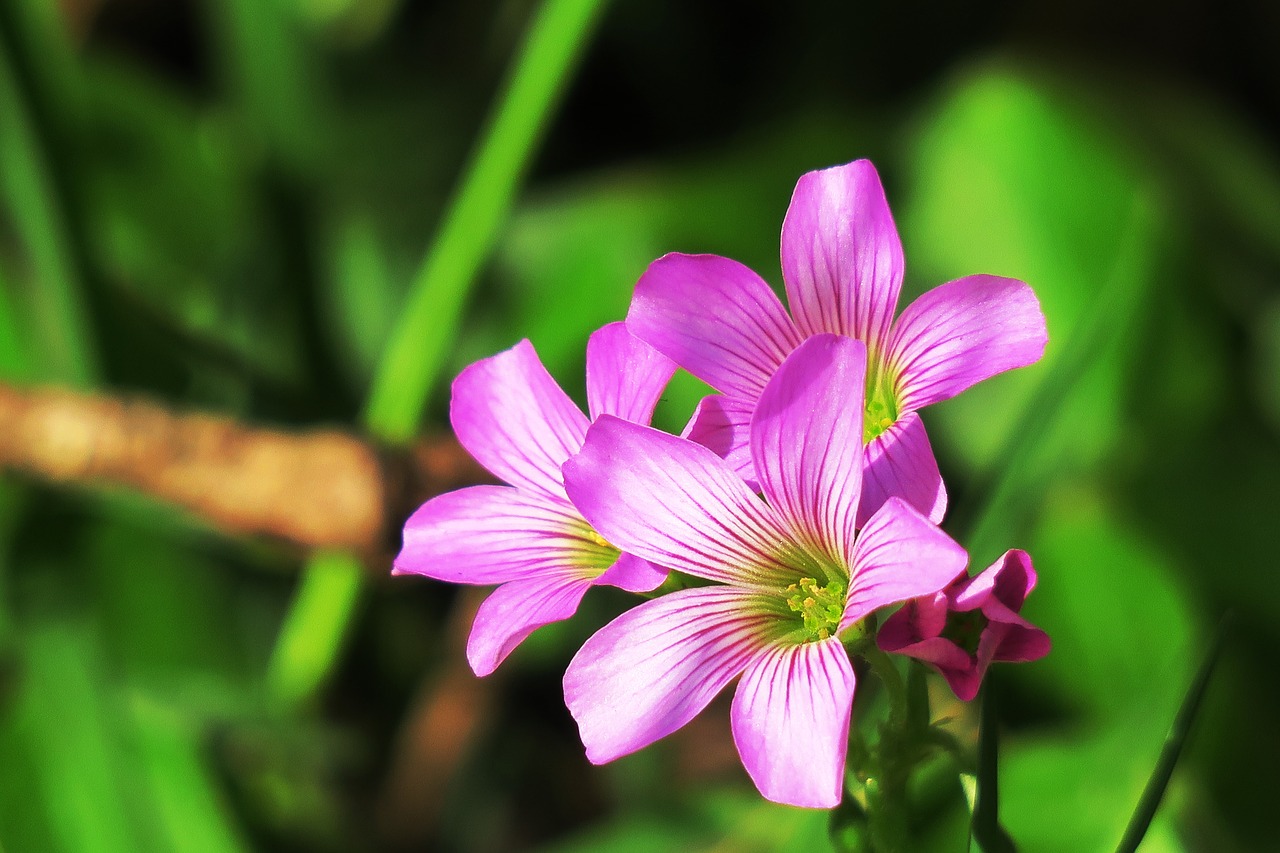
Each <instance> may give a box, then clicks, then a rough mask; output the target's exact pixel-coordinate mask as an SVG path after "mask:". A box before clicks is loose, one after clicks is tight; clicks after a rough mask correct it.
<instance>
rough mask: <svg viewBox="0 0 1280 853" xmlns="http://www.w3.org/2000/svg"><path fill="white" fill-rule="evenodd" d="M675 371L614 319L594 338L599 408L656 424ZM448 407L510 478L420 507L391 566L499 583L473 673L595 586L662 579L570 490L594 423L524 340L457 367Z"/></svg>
mask: <svg viewBox="0 0 1280 853" xmlns="http://www.w3.org/2000/svg"><path fill="white" fill-rule="evenodd" d="M674 370H675V365H673V364H672V363H671V362H670V360H668V359H667V358H666V357H665V356H662V355H660V354H658V353H657V352H655V351H654V350H653V349H651V348H650V347H648V346H647V345H645V344H643V343H641V342H640V341H638V340H636V339H635V338H633V337H632V336H631V335H630V333H628V332H627V330H626V328H625V326H624V325H623V324H622V323H612V324H610V325H608V326H605V327H604V328H602V329H600V330H598V331H597V332H596V333H595V334H593V335H592V336H591V339H590V341H589V342H588V344H587V403H588V408H589V410H590V413H591V417H592V418H598V417H600V416H602V415H616V416H617V417H619V418H624V419H627V420H631V421H636V422H638V423H646V424H647V423H648V422H649V419H650V418H651V417H652V415H653V407H654V406H655V405H656V403H657V401H658V396H659V395H660V394H661V393H662V389H663V388H665V387H666V384H667V381H668V380H669V379H670V378H671V374H672V373H673V372H674ZM449 414H450V419H451V421H452V422H453V429H454V432H455V433H456V434H457V436H458V441H459V443H461V444H462V446H463V447H464V448H466V450H467V452H468V453H470V454H471V455H472V456H474V457H475V459H476V461H477V462H479V463H480V464H481V465H483V466H484V467H485V468H487V469H488V470H489V471H490V472H491V473H492V474H494V475H495V476H497V477H499V478H501V479H503V480H505V481H506V482H508V483H510V484H511V485H509V486H472V487H470V488H466V489H460V490H458V491H456V492H450V493H448V494H444V495H440V496H438V497H435V498H432V499H431V500H429V501H427V502H426V503H425V504H423V505H422V506H421V507H420V508H419V509H418V510H417V512H415V513H414V514H413V516H412V517H411V518H410V519H409V521H408V522H407V523H406V524H405V527H404V548H403V549H402V550H401V551H400V554H399V556H397V557H396V560H395V569H394V573H395V574H405V573H412V574H420V575H425V576H427V577H430V578H435V579H437V580H444V581H452V582H454V583H466V584H500V586H499V587H498V589H496V590H495V591H494V592H493V594H492V595H490V596H489V597H488V598H487V599H486V600H485V602H484V603H483V604H482V605H481V606H480V610H479V612H478V613H477V614H476V619H475V623H474V624H473V625H472V628H471V636H470V639H469V640H468V642H467V660H468V661H469V662H470V664H471V668H472V669H473V670H474V671H475V673H476V675H488V674H489V673H491V672H493V670H494V669H496V668H497V666H498V664H500V663H501V662H502V661H503V659H505V658H506V656H507V655H508V654H510V653H511V652H512V651H513V650H514V649H515V648H516V646H518V645H519V644H520V643H521V642H522V641H523V640H524V638H525V637H527V636H529V634H531V633H532V632H533V631H534V630H535V629H536V628H539V627H541V626H543V625H547V624H549V623H551V622H556V621H559V620H561V619H567V618H569V617H570V616H572V615H573V614H574V613H575V612H576V611H577V609H578V604H579V602H581V601H582V596H583V595H585V594H586V591H587V589H589V588H590V587H591V586H593V585H594V584H600V583H604V584H611V585H613V586H618V587H621V588H622V589H626V590H629V591H632V592H647V591H649V590H652V589H654V588H656V587H657V586H658V585H660V584H661V583H662V581H663V579H664V578H665V576H666V571H665V570H664V569H659V568H658V567H656V566H653V565H651V564H649V563H648V562H646V561H645V560H642V559H640V558H638V557H635V556H632V555H630V554H623V553H620V552H619V551H618V549H617V548H615V547H614V546H613V545H611V544H609V542H607V541H606V540H605V539H603V538H602V537H601V536H600V535H599V534H598V533H596V532H595V530H593V529H592V528H591V525H589V524H588V523H587V522H586V521H585V520H583V518H582V514H581V513H579V512H578V511H577V510H576V509H574V507H573V504H572V503H570V502H569V499H568V497H567V496H566V495H565V491H564V483H563V480H562V479H561V475H560V466H561V465H562V464H563V463H564V461H565V460H566V459H568V458H569V457H570V456H572V455H573V454H574V453H576V452H577V451H578V450H579V449H580V448H581V447H582V442H583V439H584V437H585V436H586V434H587V427H588V425H589V421H588V419H587V416H586V415H584V414H582V412H581V410H579V409H578V407H577V406H575V405H574V403H573V401H572V400H570V399H569V397H568V395H566V394H565V393H564V391H562V390H561V389H560V386H558V385H557V384H556V383H555V380H553V379H552V378H551V376H550V375H549V374H548V373H547V371H546V368H544V367H543V366H542V362H541V361H539V359H538V355H537V353H536V352H535V351H534V349H533V345H532V344H530V343H529V342H528V341H527V340H525V341H521V342H520V343H518V344H516V345H515V346H514V347H512V348H511V349H509V350H507V351H506V352H502V353H499V354H498V355H495V356H492V357H491V358H486V359H484V360H482V361H479V362H476V363H475V364H473V365H471V366H470V367H468V368H467V369H466V370H464V371H463V372H462V373H461V374H459V376H458V378H457V379H456V380H454V383H453V400H452V404H451V407H450V413H449Z"/></svg>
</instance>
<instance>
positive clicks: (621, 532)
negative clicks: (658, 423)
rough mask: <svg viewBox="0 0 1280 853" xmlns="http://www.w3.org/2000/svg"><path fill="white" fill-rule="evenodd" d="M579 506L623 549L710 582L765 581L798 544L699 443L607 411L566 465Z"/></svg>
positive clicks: (784, 568)
mask: <svg viewBox="0 0 1280 853" xmlns="http://www.w3.org/2000/svg"><path fill="white" fill-rule="evenodd" d="M564 477H565V487H566V488H567V489H568V491H569V495H570V497H571V499H572V500H573V503H574V505H575V506H576V507H578V509H579V510H581V511H582V514H583V516H585V517H586V519H587V520H588V521H589V522H591V525H592V526H593V527H594V528H595V529H596V530H598V531H600V534H601V535H602V536H604V537H605V538H606V539H608V540H609V541H610V542H612V543H613V544H614V545H616V546H617V547H618V548H620V549H621V550H623V551H627V552H630V553H632V554H636V555H638V556H640V557H643V558H644V559H646V560H649V561H650V562H653V563H657V564H658V565H660V566H666V567H668V568H671V569H676V570H678V571H681V572H686V573H688V574H691V575H697V576H698V577H702V578H707V579H709V580H716V581H722V582H726V583H742V584H767V583H770V582H771V578H773V577H776V575H777V574H778V572H779V571H780V570H781V571H784V572H786V573H787V574H789V575H794V574H795V573H796V572H795V570H794V569H792V568H789V567H787V566H786V564H785V563H782V562H780V560H781V557H780V556H779V555H784V554H787V553H791V552H793V551H794V546H791V545H790V543H789V541H788V540H787V537H786V533H785V532H784V528H783V526H782V523H781V521H780V520H779V519H778V518H777V516H776V515H775V513H774V512H773V511H772V510H771V509H770V508H769V507H768V506H767V505H766V504H765V503H764V501H762V500H760V499H759V498H758V497H756V496H755V494H753V493H752V492H751V490H750V489H749V488H748V487H747V485H746V484H745V483H744V482H742V480H741V479H740V478H739V477H738V476H737V475H736V474H734V473H733V471H732V470H731V469H730V468H729V466H728V464H727V463H726V462H725V461H724V460H723V459H721V458H720V457H718V456H716V455H715V454H714V453H712V452H711V451H710V450H708V449H707V448H705V447H703V446H702V445H700V444H695V443H694V442H692V441H688V440H686V439H683V438H677V437H675V436H673V435H667V434H666V433H663V432H659V431H658V430H655V429H650V428H648V427H643V426H638V425H636V424H631V423H627V422H626V421H623V420H619V419H618V418H614V417H610V416H609V415H604V416H602V417H601V418H600V419H599V420H597V421H596V422H595V423H594V424H592V425H591V429H590V430H589V431H588V432H587V441H586V443H585V444H584V445H583V448H582V452H581V453H579V454H578V455H577V456H575V457H573V458H572V459H570V460H569V461H568V462H566V463H565V465H564Z"/></svg>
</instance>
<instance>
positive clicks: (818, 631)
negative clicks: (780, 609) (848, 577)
mask: <svg viewBox="0 0 1280 853" xmlns="http://www.w3.org/2000/svg"><path fill="white" fill-rule="evenodd" d="M785 593H786V596H787V607H788V608H789V609H790V610H791V612H792V613H799V614H800V619H801V621H802V622H803V624H804V634H805V640H806V642H814V641H817V640H825V639H827V638H828V637H831V636H833V635H834V634H835V633H836V632H837V631H838V630H839V629H840V618H841V617H842V616H844V593H845V587H844V584H842V583H841V582H840V581H832V582H831V583H829V584H827V585H826V586H818V582H817V581H816V580H814V579H813V578H801V579H800V581H799V582H798V583H793V584H791V585H790V586H788V587H787V588H786V590H785Z"/></svg>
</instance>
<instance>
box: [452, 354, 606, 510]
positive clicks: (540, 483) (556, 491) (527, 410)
mask: <svg viewBox="0 0 1280 853" xmlns="http://www.w3.org/2000/svg"><path fill="white" fill-rule="evenodd" d="M449 418H450V420H451V421H452V423H453V431H454V432H455V433H456V434H457V436H458V442H459V443H460V444H461V445H462V446H463V447H465V448H466V450H467V452H468V453H470V454H471V455H472V456H474V457H475V459H476V461H477V462H479V463H480V464H481V465H483V466H484V467H485V468H487V469H489V471H490V472H491V473H492V474H494V476H496V477H499V478H501V479H503V480H505V481H506V482H508V483H510V484H511V485H513V486H520V487H521V488H526V489H531V490H533V491H537V492H541V493H542V494H545V495H550V496H552V497H560V498H563V497H564V487H563V485H561V480H560V466H561V465H562V464H564V461H565V460H566V459H568V458H569V457H570V456H572V455H573V454H574V453H576V452H577V451H578V448H580V447H581V446H582V439H583V437H584V436H585V435H586V432H587V423H588V422H587V418H586V416H585V415H584V414H582V412H581V411H580V410H579V409H578V407H577V406H575V405H574V404H573V401H572V400H570V399H569V397H568V395H567V394H565V393H564V391H562V390H561V389H560V386H559V385H557V384H556V382H555V380H554V379H552V378H551V375H550V374H549V373H547V369H546V368H545V367H543V366H542V362H541V361H540V360H539V359H538V354H537V353H536V352H535V351H534V349H533V344H531V343H529V342H528V341H527V340H524V341H521V342H520V343H518V344H516V345H515V346H514V347H512V348H511V349H509V350H507V351H506V352H500V353H498V354H497V355H495V356H491V357H489V358H486V359H483V360H481V361H477V362H476V363H475V364H473V365H471V366H470V367H468V368H467V369H466V370H463V371H462V373H460V374H458V378H457V379H455V380H454V381H453V401H452V403H451V406H450V410H449Z"/></svg>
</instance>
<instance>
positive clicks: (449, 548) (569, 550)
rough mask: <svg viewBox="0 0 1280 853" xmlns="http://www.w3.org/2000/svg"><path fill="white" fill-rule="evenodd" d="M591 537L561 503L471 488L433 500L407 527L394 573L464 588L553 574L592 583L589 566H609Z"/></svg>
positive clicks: (524, 494)
mask: <svg viewBox="0 0 1280 853" xmlns="http://www.w3.org/2000/svg"><path fill="white" fill-rule="evenodd" d="M589 534H590V528H588V527H587V523H586V522H585V521H583V519H582V517H581V516H580V515H578V513H577V512H576V511H575V510H574V509H573V507H571V506H570V505H569V504H568V502H566V501H564V500H555V499H552V498H547V497H544V496H542V495H538V494H530V493H529V492H522V491H520V490H519V489H514V488H511V487H510V486H470V487H468V488H465V489H459V490H458V491H456V492H447V493H445V494H443V495H438V496H436V497H434V498H432V499H431V500H429V501H427V502H426V503H424V504H423V505H422V506H420V507H419V508H418V510H417V511H416V512H415V513H414V514H413V515H412V516H411V517H410V518H409V520H408V521H407V522H405V525H404V547H403V548H402V549H401V550H400V554H399V555H398V556H397V557H396V559H395V568H394V572H395V573H396V574H418V575H425V576H427V577H429V578H435V579H436V580H442V581H450V582H452V583H469V584H492V583H505V582H507V581H511V580H520V579H524V578H531V577H538V576H541V575H546V574H557V573H559V574H565V573H567V574H575V575H578V576H581V577H593V576H594V574H593V570H592V567H593V566H602V565H607V559H608V555H609V554H610V553H611V549H607V548H606V547H604V546H602V545H599V544H598V543H596V542H594V541H592V540H591V538H590V535H589ZM602 561H605V562H602ZM594 572H595V573H598V572H599V568H596V569H594Z"/></svg>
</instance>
